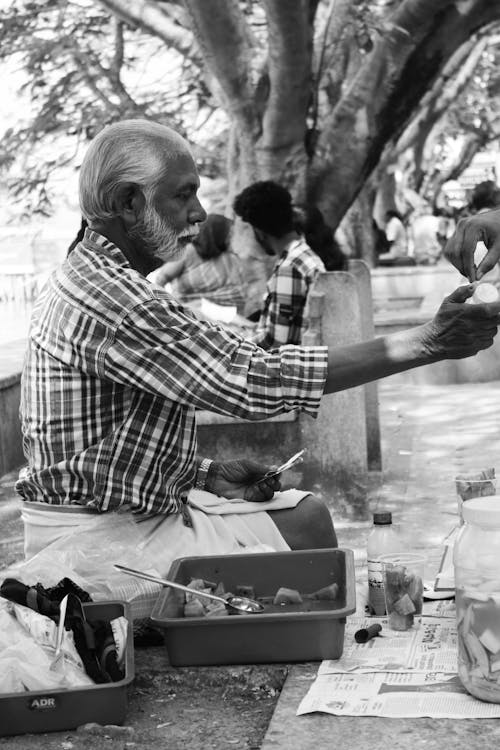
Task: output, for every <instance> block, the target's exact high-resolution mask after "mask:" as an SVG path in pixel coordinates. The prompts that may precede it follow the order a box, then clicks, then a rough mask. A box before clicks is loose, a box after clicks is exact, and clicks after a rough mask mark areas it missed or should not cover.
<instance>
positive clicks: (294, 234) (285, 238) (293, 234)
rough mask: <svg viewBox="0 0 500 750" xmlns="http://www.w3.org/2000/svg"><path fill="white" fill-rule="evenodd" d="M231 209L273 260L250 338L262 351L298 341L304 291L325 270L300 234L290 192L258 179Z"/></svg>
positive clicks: (302, 325) (306, 291)
mask: <svg viewBox="0 0 500 750" xmlns="http://www.w3.org/2000/svg"><path fill="white" fill-rule="evenodd" d="M233 208H234V210H235V212H236V214H237V215H238V216H240V217H241V218H242V219H243V221H246V222H247V223H248V224H250V226H251V227H252V228H253V231H254V234H255V237H256V239H257V241H258V242H259V243H260V245H261V246H262V248H263V250H264V251H265V252H266V253H267V254H268V255H273V256H275V257H276V258H277V262H276V265H275V266H274V269H273V271H272V273H271V276H270V277H269V279H268V281H267V292H266V294H265V296H264V300H263V306H262V310H261V313H260V318H259V321H258V323H257V329H256V331H255V333H254V334H252V335H251V340H252V341H254V342H255V343H257V344H259V346H261V347H262V348H264V349H272V348H273V347H277V346H282V345H283V344H300V342H301V340H302V333H303V329H304V326H305V321H304V307H305V304H306V300H307V294H308V292H309V289H310V287H311V284H312V283H313V281H314V279H315V278H316V277H317V275H318V274H319V273H320V272H322V271H325V270H326V269H325V266H324V264H323V261H322V260H321V258H320V257H319V255H317V254H316V253H315V252H314V251H313V250H312V249H311V248H310V247H309V245H307V243H306V241H305V239H304V238H303V237H302V236H301V234H300V233H299V230H298V227H297V222H296V216H295V213H294V209H293V205H292V196H291V195H290V193H289V192H288V190H287V189H286V188H284V187H282V186H281V185H278V184H277V183H276V182H273V181H272V180H263V181H261V182H255V183H254V184H253V185H249V186H248V187H246V188H245V189H244V190H242V191H241V193H240V194H239V195H237V196H236V198H235V200H234V203H233Z"/></svg>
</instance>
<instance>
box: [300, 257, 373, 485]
mask: <svg viewBox="0 0 500 750" xmlns="http://www.w3.org/2000/svg"><path fill="white" fill-rule="evenodd" d="M311 293H312V295H313V296H312V299H313V300H314V302H313V304H314V305H316V304H317V300H318V297H322V305H321V343H322V344H325V345H327V346H330V347H336V346H344V345H347V344H354V343H357V342H359V341H361V340H362V338H363V324H362V312H361V305H360V299H359V288H358V282H357V280H356V278H355V276H354V275H353V274H352V273H347V272H344V271H335V272H331V273H324V274H321V276H320V277H319V278H318V279H317V281H316V282H315V284H314V290H311ZM310 296H311V295H310ZM306 341H307V343H309V340H308V339H307V338H306ZM311 343H312V341H311ZM365 413H366V410H365V393H364V389H363V387H358V388H350V389H348V390H345V391H341V392H340V393H333V394H328V395H327V396H324V397H323V399H322V403H321V407H320V410H319V414H318V417H317V419H312V418H311V417H308V416H306V415H304V414H301V416H300V429H301V443H302V446H303V447H304V448H305V449H306V451H307V455H306V457H305V462H304V479H305V482H306V485H307V486H310V487H311V488H312V487H313V485H314V482H315V481H316V482H317V481H318V479H319V478H320V477H321V478H326V479H327V480H328V479H331V480H332V482H333V484H334V487H335V489H336V490H346V491H348V492H351V491H352V489H353V487H356V486H357V485H359V484H360V483H361V484H363V485H364V478H365V477H366V472H367V469H368V464H367V434H366V416H365ZM306 475H307V476H306ZM356 494H357V493H356Z"/></svg>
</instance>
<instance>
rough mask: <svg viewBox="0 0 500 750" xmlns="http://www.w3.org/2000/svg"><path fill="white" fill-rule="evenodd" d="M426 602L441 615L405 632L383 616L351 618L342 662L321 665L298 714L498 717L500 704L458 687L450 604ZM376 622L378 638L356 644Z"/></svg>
mask: <svg viewBox="0 0 500 750" xmlns="http://www.w3.org/2000/svg"><path fill="white" fill-rule="evenodd" d="M430 604H431V605H432V606H433V607H434V608H435V609H438V610H439V609H441V610H442V611H444V615H443V616H435V615H428V614H425V615H423V616H422V620H421V623H420V624H419V626H418V627H413V628H412V629H411V630H409V631H406V632H397V631H392V630H390V628H389V626H388V622H387V620H386V619H385V618H376V617H360V616H355V617H349V618H348V620H347V624H346V628H345V638H344V650H343V654H342V656H341V658H340V659H335V660H328V661H323V662H322V663H321V665H320V668H319V670H318V675H317V677H316V680H315V681H314V683H313V684H312V685H311V687H310V689H309V691H308V693H307V695H306V696H305V697H304V699H303V700H302V701H301V703H300V706H299V708H298V711H297V715H301V714H306V713H312V712H315V711H321V712H324V713H330V714H335V715H337V716H385V717H394V718H403V717H406V718H416V717H422V716H428V717H432V718H445V717H447V718H456V719H472V718H475V719H477V718H497V717H500V704H495V703H485V702H483V701H480V700H477V699H476V698H473V697H472V696H471V695H469V694H468V693H467V692H466V690H465V689H464V688H463V687H462V685H461V683H460V680H459V678H458V675H457V632H456V624H455V613H454V606H453V602H449V601H434V602H431V603H430ZM374 622H379V623H380V624H381V625H382V631H381V634H380V635H379V636H377V637H375V638H373V639H372V640H370V641H368V642H367V643H361V644H360V643H356V642H355V640H354V633H355V632H356V630H359V629H360V628H365V627H368V626H369V625H370V624H373V623H374Z"/></svg>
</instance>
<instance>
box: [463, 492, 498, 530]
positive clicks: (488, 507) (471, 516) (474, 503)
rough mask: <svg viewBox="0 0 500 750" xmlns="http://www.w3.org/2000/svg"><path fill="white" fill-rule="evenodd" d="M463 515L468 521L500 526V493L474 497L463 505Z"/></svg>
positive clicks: (482, 524) (481, 524)
mask: <svg viewBox="0 0 500 750" xmlns="http://www.w3.org/2000/svg"><path fill="white" fill-rule="evenodd" d="M462 515H463V517H464V521H465V522H466V523H477V524H479V525H480V526H500V495H488V496H487V497H473V498H472V499H471V500H467V501H466V502H464V504H463V505H462Z"/></svg>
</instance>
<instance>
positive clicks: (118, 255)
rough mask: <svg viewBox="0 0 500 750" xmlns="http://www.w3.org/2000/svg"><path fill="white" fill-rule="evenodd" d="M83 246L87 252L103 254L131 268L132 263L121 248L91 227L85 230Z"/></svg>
mask: <svg viewBox="0 0 500 750" xmlns="http://www.w3.org/2000/svg"><path fill="white" fill-rule="evenodd" d="M82 245H83V246H84V248H85V249H86V250H91V251H93V252H97V253H103V254H105V255H108V256H110V257H111V258H113V260H114V261H116V263H119V264H120V265H121V266H127V267H130V263H129V262H128V260H127V258H126V257H125V255H124V254H123V252H122V251H121V250H120V248H119V247H117V246H116V245H115V244H114V243H113V242H111V240H108V238H107V237H104V236H103V235H102V234H99V232H96V231H95V230H94V229H90V227H87V228H86V229H85V234H84V235H83V240H82Z"/></svg>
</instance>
